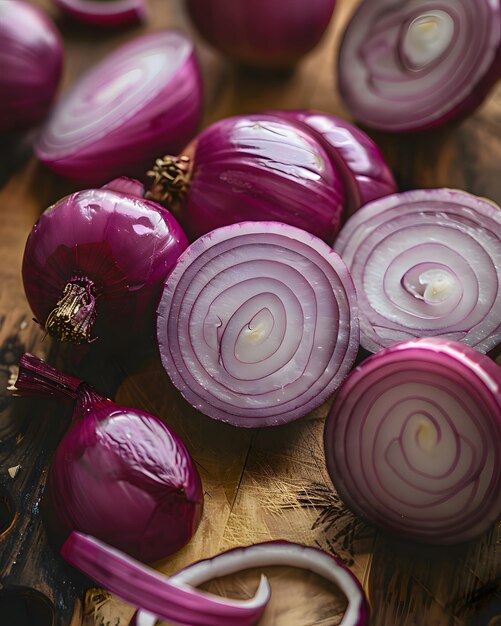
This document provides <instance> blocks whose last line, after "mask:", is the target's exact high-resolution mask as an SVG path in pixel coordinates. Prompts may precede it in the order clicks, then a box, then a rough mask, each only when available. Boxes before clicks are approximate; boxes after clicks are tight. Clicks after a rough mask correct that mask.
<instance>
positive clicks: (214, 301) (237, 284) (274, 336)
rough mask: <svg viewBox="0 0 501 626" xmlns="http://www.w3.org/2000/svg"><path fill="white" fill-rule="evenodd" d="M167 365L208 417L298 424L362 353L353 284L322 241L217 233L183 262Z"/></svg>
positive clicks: (166, 300)
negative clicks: (359, 350) (358, 353)
mask: <svg viewBox="0 0 501 626" xmlns="http://www.w3.org/2000/svg"><path fill="white" fill-rule="evenodd" d="M157 336H158V343H159V348H160V355H161V357H162V363H163V365H164V367H165V369H166V371H167V373H168V374H169V376H170V377H171V379H172V381H173V383H174V384H175V385H176V387H178V389H179V390H180V391H181V393H182V394H183V395H184V397H185V398H186V399H187V400H188V402H190V403H191V404H192V405H193V406H194V407H196V408H197V409H198V410H199V411H201V412H202V413H205V414H206V415H209V416H210V417H213V418H214V419H217V420H221V421H224V422H228V423H230V424H233V425H235V426H245V427H258V426H275V425H278V424H284V423H287V422H291V421H293V420H295V419H298V418H299V417H302V416H303V415H306V413H308V412H309V411H311V410H312V409H314V408H315V407H317V406H319V405H320V404H322V402H323V401H324V400H326V399H327V398H328V397H329V396H330V395H331V394H332V393H333V392H334V390H335V389H336V388H337V387H338V385H339V384H340V382H341V381H342V380H343V378H344V377H345V376H346V375H347V373H348V372H349V370H350V368H351V366H352V365H353V362H354V360H355V357H356V354H357V348H358V322H357V306H356V298H355V292H354V289H353V284H352V281H351V278H350V275H349V273H348V271H347V270H346V267H345V266H344V264H343V262H342V261H341V259H340V258H339V257H338V256H337V255H336V254H335V253H334V252H332V250H331V249H330V248H329V247H328V246H327V245H326V244H324V243H323V242H322V241H320V240H319V239H316V238H315V237H313V236H312V235H310V234H308V233H306V232H304V231H301V230H299V229H297V228H293V227H291V226H287V225H285V224H279V223H274V222H245V223H242V224H235V225H233V226H227V227H225V228H220V229H218V230H215V231H213V232H211V233H209V234H208V235H205V236H204V237H201V238H200V239H198V240H197V241H196V242H195V243H194V244H192V245H191V246H190V247H189V248H188V249H187V250H186V252H185V253H184V254H183V255H181V257H180V258H179V260H178V263H177V265H176V267H175V268H174V270H173V271H172V273H171V275H170V276H169V278H168V280H167V282H166V284H165V289H164V292H163V295H162V297H161V300H160V304H159V307H158V321H157Z"/></svg>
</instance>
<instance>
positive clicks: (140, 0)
mask: <svg viewBox="0 0 501 626" xmlns="http://www.w3.org/2000/svg"><path fill="white" fill-rule="evenodd" d="M54 2H55V4H57V6H58V7H59V8H60V9H61V11H63V12H64V13H67V14H68V15H70V16H71V17H73V18H74V19H76V20H78V21H80V22H84V23H86V24H92V25H95V26H122V25H124V24H130V23H133V22H137V21H140V20H142V19H144V18H145V16H146V6H145V3H144V0H54Z"/></svg>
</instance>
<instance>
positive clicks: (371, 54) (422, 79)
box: [338, 0, 501, 132]
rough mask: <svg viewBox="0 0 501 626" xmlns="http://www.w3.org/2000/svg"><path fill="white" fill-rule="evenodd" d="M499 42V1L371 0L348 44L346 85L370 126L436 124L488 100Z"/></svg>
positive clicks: (343, 70)
mask: <svg viewBox="0 0 501 626" xmlns="http://www.w3.org/2000/svg"><path fill="white" fill-rule="evenodd" d="M500 45H501V6H500V1H499V0H399V1H398V2H395V0H377V2H375V1H373V0H364V2H362V3H361V4H360V6H359V7H358V9H357V11H356V12H355V14H354V16H353V17H352V19H351V21H350V23H349V25H348V28H347V29H346V32H345V34H344V38H343V41H342V44H341V48H340V53H339V61H338V66H339V67H338V75H339V90H340V92H341V95H342V97H343V99H344V101H345V102H346V104H347V106H348V108H349V110H350V111H351V113H352V114H353V116H354V117H355V118H356V119H357V120H359V121H360V122H362V123H363V124H366V125H367V126H372V127H373V128H378V129H381V130H387V131H392V132H402V131H404V132H405V131H418V130H423V129H427V128H431V127H433V126H438V125H440V124H442V123H444V122H447V121H449V120H451V119H453V118H456V117H458V116H462V115H465V114H467V113H469V112H471V111H472V110H473V109H475V108H476V107H477V106H478V105H479V104H481V102H482V101H483V99H484V98H485V96H486V95H487V94H488V93H489V91H490V89H491V87H492V86H493V85H494V83H495V82H496V81H497V80H498V78H499V75H500V71H499V57H498V56H497V55H498V51H499V48H500Z"/></svg>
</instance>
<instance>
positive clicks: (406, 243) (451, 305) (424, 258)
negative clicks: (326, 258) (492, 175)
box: [334, 189, 501, 352]
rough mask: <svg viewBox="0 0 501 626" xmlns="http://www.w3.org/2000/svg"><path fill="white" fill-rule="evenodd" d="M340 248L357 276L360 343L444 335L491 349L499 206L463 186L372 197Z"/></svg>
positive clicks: (498, 331)
mask: <svg viewBox="0 0 501 626" xmlns="http://www.w3.org/2000/svg"><path fill="white" fill-rule="evenodd" d="M334 249H335V250H336V252H337V253H338V254H339V255H340V256H341V257H342V258H343V260H344V261H345V263H346V264H347V266H348V268H349V269H350V271H351V274H352V276H353V281H354V283H355V287H356V289H357V295H358V303H359V306H360V331H361V338H360V341H361V344H362V346H363V347H364V348H366V349H367V350H369V351H371V352H377V351H378V350H380V349H381V348H383V347H385V346H389V345H391V344H392V343H395V342H397V341H402V340H405V339H409V338H411V337H427V336H428V337H431V336H437V335H438V336H443V337H448V338H450V339H455V340H458V341H463V342H464V343H467V344H469V345H471V346H473V347H474V348H476V349H477V350H480V351H481V352H487V351H489V350H491V349H492V348H494V347H495V346H496V345H497V344H498V343H499V342H500V341H501V315H500V309H501V289H500V285H501V211H500V209H499V207H497V206H496V205H494V204H493V203H491V202H489V201H487V200H485V199H482V198H477V197H476V196H472V195H470V194H468V193H465V192H464V191H451V190H449V189H427V190H416V191H408V192H406V193H402V194H395V195H392V196H388V197H386V198H381V199H380V200H376V201H375V202H372V203H370V204H368V205H366V206H365V207H363V208H362V209H360V210H359V211H358V212H357V213H356V214H355V215H353V216H352V217H351V218H350V219H349V220H348V222H347V223H346V225H345V226H344V228H343V230H342V231H341V233H340V235H339V238H338V239H337V241H336V243H335V246H334Z"/></svg>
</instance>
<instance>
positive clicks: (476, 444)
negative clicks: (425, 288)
mask: <svg viewBox="0 0 501 626" xmlns="http://www.w3.org/2000/svg"><path fill="white" fill-rule="evenodd" d="M500 388H501V368H499V367H498V366H496V365H495V364H494V362H492V361H491V360H490V359H489V358H488V357H486V356H485V355H482V354H480V353H478V352H477V351H476V350H473V349H472V348H470V347H468V346H465V345H464V344H462V343H458V342H453V341H447V340H444V339H439V338H430V339H428V338H426V339H419V340H413V341H409V342H403V343H400V344H396V345H394V346H392V347H391V348H387V349H386V350H384V351H382V352H380V353H379V354H377V355H375V356H372V357H370V358H369V359H367V360H366V361H364V362H363V363H362V364H361V365H360V366H359V367H357V369H356V370H354V372H352V374H351V375H350V376H349V377H348V379H347V380H346V382H345V384H344V385H343V386H342V388H341V389H340V391H339V393H338V394H337V396H336V400H335V403H334V405H333V407H332V410H331V412H330V414H329V417H328V419H327V422H326V427H325V451H326V457H327V467H328V470H329V473H330V476H331V479H332V481H333V483H334V485H335V487H336V489H337V491H338V492H339V495H340V496H341V497H342V498H343V500H344V501H345V502H346V503H347V504H348V506H349V507H350V508H351V509H352V510H353V511H355V512H356V513H357V514H358V515H360V516H362V517H364V518H365V519H367V520H368V521H369V522H371V523H374V524H376V525H378V526H381V527H382V528H384V529H386V530H390V531H392V532H395V533H398V534H401V535H403V536H405V537H408V538H411V539H414V540H417V541H423V542H429V543H439V544H452V543H459V542H463V541H467V540H469V539H472V538H474V537H476V536H478V535H479V534H481V533H483V532H484V531H485V530H487V529H488V528H489V526H491V524H493V523H494V522H495V521H496V519H497V518H498V517H499V515H500V513H501V462H500V458H499V450H500V449H501V393H500Z"/></svg>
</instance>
